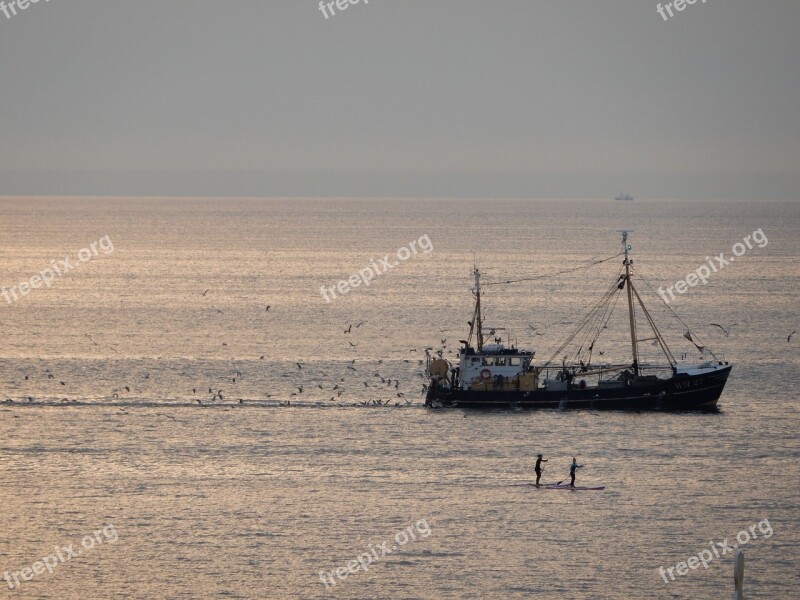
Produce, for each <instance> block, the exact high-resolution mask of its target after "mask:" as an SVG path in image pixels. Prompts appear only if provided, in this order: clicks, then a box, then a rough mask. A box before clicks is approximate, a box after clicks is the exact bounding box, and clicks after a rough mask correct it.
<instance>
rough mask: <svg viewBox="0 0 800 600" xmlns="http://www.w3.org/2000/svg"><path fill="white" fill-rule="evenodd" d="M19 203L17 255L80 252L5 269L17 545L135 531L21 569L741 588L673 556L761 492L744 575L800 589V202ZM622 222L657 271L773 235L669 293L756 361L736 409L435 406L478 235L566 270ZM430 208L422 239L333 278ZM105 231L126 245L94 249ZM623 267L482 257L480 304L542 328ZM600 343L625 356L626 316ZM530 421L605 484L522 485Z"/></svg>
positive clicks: (746, 512)
mask: <svg viewBox="0 0 800 600" xmlns="http://www.w3.org/2000/svg"><path fill="white" fill-rule="evenodd" d="M0 214H2V217H1V218H0V240H2V241H1V242H0V252H2V254H0V261H1V262H0V265H1V266H0V286H3V287H5V288H6V289H8V288H10V287H11V286H13V285H16V284H19V282H21V281H25V280H28V279H29V278H30V277H31V275H35V274H37V273H40V272H41V271H42V270H43V269H45V268H47V267H48V266H49V265H50V264H51V261H53V260H57V259H64V258H65V257H67V258H69V259H70V260H72V262H74V263H76V265H77V266H76V267H75V268H74V269H73V270H72V271H70V272H69V273H65V274H64V275H63V277H57V278H56V279H55V280H54V281H53V282H52V285H51V287H50V288H49V289H46V288H40V289H32V290H31V291H30V293H28V294H27V295H25V296H24V297H20V298H19V299H18V300H17V301H15V302H11V303H8V302H6V301H5V300H4V299H3V298H2V297H0V309H1V310H2V312H0V319H1V321H0V322H2V325H3V334H4V335H3V341H4V344H3V347H2V350H0V398H1V399H7V400H11V402H8V401H7V402H6V403H4V404H2V405H0V419H2V423H3V426H4V435H3V437H2V441H0V462H1V463H2V473H3V475H4V476H3V478H2V488H1V489H2V491H0V502H1V505H2V507H3V514H4V516H5V523H4V525H5V527H4V534H3V536H1V537H0V540H1V541H0V557H2V564H0V569H2V570H3V571H8V572H9V574H10V575H11V577H12V580H13V574H14V573H15V572H20V571H21V570H22V569H23V568H26V567H30V568H33V567H34V563H35V562H36V561H38V560H40V559H42V558H43V557H44V556H46V555H48V554H51V553H54V552H55V549H54V547H55V546H56V545H58V546H59V547H63V546H67V545H69V544H73V545H74V546H75V547H76V548H80V547H81V540H82V539H83V538H84V536H87V535H93V532H95V531H97V530H100V529H101V528H103V527H106V526H108V525H112V526H113V531H114V532H115V533H116V541H111V539H113V538H111V539H109V538H108V537H106V536H105V534H102V533H101V534H99V535H98V538H97V539H99V540H101V541H96V542H95V543H94V547H92V548H85V549H83V550H82V552H81V555H80V556H76V557H74V558H72V559H70V560H67V561H65V562H63V563H62V562H59V563H58V564H57V566H55V567H54V568H53V572H52V573H48V572H46V571H45V572H44V573H42V574H36V575H34V576H33V577H32V580H31V581H22V582H21V585H20V586H19V588H18V589H13V590H10V589H7V588H8V586H6V588H5V589H6V592H5V593H6V594H8V595H9V597H20V598H78V597H90V598H111V597H132V598H198V597H202V598H206V597H207V598H217V597H231V598H286V597H297V598H308V597H326V596H334V597H342V598H354V597H358V598H364V597H381V598H387V597H392V598H395V597H397V598H485V597H496V598H523V597H541V598H555V597H559V598H693V599H705V598H709V599H710V598H720V597H728V596H729V595H731V594H732V557H731V556H730V555H726V556H722V557H720V558H718V559H716V558H715V559H714V560H713V561H712V562H711V564H710V565H709V567H708V569H703V568H702V566H701V567H700V568H699V569H697V570H691V571H689V573H688V574H687V575H685V576H681V577H678V578H677V580H676V581H674V582H671V583H669V584H665V583H664V581H663V579H662V578H661V576H660V575H659V570H658V569H659V567H660V566H663V567H665V568H667V567H673V566H674V565H676V564H677V563H679V562H681V561H686V560H687V559H688V558H689V557H690V556H692V555H697V554H698V553H699V552H701V551H702V550H704V549H705V548H708V547H710V546H709V543H710V542H711V541H719V542H722V541H723V540H724V539H725V538H728V540H729V542H730V543H731V544H732V543H734V538H735V537H736V534H737V533H739V532H740V531H741V530H743V529H745V530H746V529H748V528H749V527H750V526H751V525H754V524H756V523H758V522H762V521H763V520H764V519H768V520H769V523H770V525H771V527H772V530H773V532H774V533H773V534H772V535H771V536H770V537H766V536H765V535H764V534H762V533H761V532H760V531H759V530H758V529H756V530H755V531H756V532H757V533H759V537H758V539H755V540H752V541H750V542H749V543H748V544H747V545H746V546H745V553H746V574H745V583H746V586H745V590H746V591H747V592H749V595H750V596H752V597H758V598H790V597H796V590H797V589H798V585H800V577H798V570H797V567H796V565H797V562H798V559H800V551H798V544H800V534H798V523H800V509H799V508H798V497H799V496H800V494H798V491H800V489H799V488H800V486H799V485H798V479H797V475H798V468H797V461H798V458H800V457H799V456H798V455H799V454H800V452H799V451H798V449H799V445H798V439H797V436H798V434H797V431H798V425H799V424H800V418H798V417H799V416H800V415H799V413H800V409H799V407H800V403H798V395H797V391H796V390H797V389H798V384H800V375H799V373H800V371H799V370H798V358H797V353H796V351H795V348H796V347H797V344H798V343H800V338H793V339H792V340H791V342H787V339H786V337H787V336H788V334H789V333H790V332H791V331H792V330H794V329H800V327H798V321H800V319H799V318H798V310H797V304H798V302H797V300H798V291H797V290H798V282H799V280H800V277H798V268H797V262H796V261H797V257H798V256H799V255H800V235H798V233H800V205H798V204H789V203H765V204H757V203H721V202H677V201H670V202H639V201H636V202H633V203H620V202H614V201H604V200H597V201H571V202H570V201H561V202H555V201H537V202H530V201H507V200H481V201H478V200H471V201H423V200H417V201H407V200H403V201H401V200H386V201H380V202H379V201H364V200H271V201H265V200H235V201H234V200H228V201H224V200H175V199H149V200H141V199H92V200H88V199H86V200H78V199H52V200H41V199H4V200H1V201H0ZM621 227H632V228H634V229H635V233H634V234H633V238H632V243H633V246H634V257H635V261H636V263H635V264H636V265H637V268H638V269H639V270H641V272H642V273H643V274H644V275H645V276H646V277H647V278H648V279H649V280H650V281H651V282H652V283H653V284H654V285H655V286H656V287H657V286H659V285H662V286H667V285H670V284H673V283H674V282H675V281H677V280H678V279H681V278H683V277H685V276H686V274H687V273H688V272H690V271H692V270H694V269H696V268H697V267H698V266H700V265H701V264H703V263H704V262H705V260H706V259H705V257H706V256H716V255H718V254H719V253H720V252H724V253H725V255H726V256H730V252H731V247H732V245H733V244H734V243H736V242H738V241H741V240H742V238H743V237H744V236H746V235H748V234H751V233H752V232H753V231H754V230H756V229H758V228H761V229H762V231H763V232H764V234H765V235H766V236H767V238H768V240H769V241H768V244H767V245H766V246H765V247H763V248H758V247H754V248H753V249H752V250H749V251H748V252H746V253H745V254H744V255H743V256H741V257H739V258H737V259H736V262H734V263H731V264H730V265H728V266H726V267H725V268H724V269H722V270H721V271H720V272H718V273H715V274H713V275H712V277H711V278H710V281H709V284H708V285H707V286H698V287H694V288H691V289H690V290H689V292H687V293H686V294H684V295H683V296H679V297H678V299H677V300H676V301H675V302H673V303H672V306H673V307H675V309H676V310H677V311H678V312H679V313H680V314H681V315H682V316H683V317H684V320H686V321H687V322H688V323H689V324H690V326H691V327H692V330H693V332H695V335H696V336H698V337H700V338H701V339H702V340H703V341H704V342H705V343H706V344H708V345H709V346H711V347H712V348H713V349H714V351H715V352H716V353H717V354H719V355H720V356H724V358H725V359H726V360H729V361H731V362H733V363H734V364H735V367H734V370H733V374H732V376H731V379H730V380H729V382H728V386H727V388H726V390H725V392H724V394H723V396H722V399H721V412H720V413H718V414H711V415H700V414H674V415H673V414H624V413H612V414H605V413H603V414H599V413H595V412H558V411H553V412H533V413H513V412H512V413H464V412H461V411H457V410H456V411H429V410H427V409H425V408H423V407H422V394H421V392H422V385H423V383H424V378H422V377H421V369H422V367H421V366H420V364H419V360H420V359H421V358H422V351H423V349H424V348H425V347H428V346H432V347H435V348H438V347H440V346H441V345H442V344H441V340H443V339H447V340H448V341H447V342H445V344H446V345H447V346H448V347H447V348H446V349H445V352H449V351H451V349H452V348H455V347H457V345H458V341H457V340H458V339H460V338H463V337H464V335H465V334H466V328H467V325H466V321H467V320H469V318H470V316H471V309H472V305H471V303H472V298H471V295H470V293H469V288H470V286H471V279H470V270H471V267H472V265H473V263H475V262H477V263H478V264H479V265H480V267H481V269H482V270H483V271H484V273H485V278H486V281H487V282H491V281H499V280H504V279H509V278H516V277H518V276H521V275H523V276H524V275H538V274H547V273H554V272H556V271H559V270H562V269H567V268H570V267H573V266H580V265H585V264H588V261H590V259H592V258H593V257H607V256H611V255H613V254H615V253H616V252H617V251H618V248H619V243H618V239H617V236H616V233H615V230H616V229H619V228H621ZM425 235H427V236H428V238H429V239H430V241H431V244H432V247H433V251H432V252H430V253H425V252H418V254H417V255H416V256H412V257H411V258H409V259H408V260H406V261H397V262H398V263H399V264H398V265H397V266H396V267H394V268H393V269H391V270H389V271H388V272H387V273H385V274H382V275H380V276H378V277H376V278H375V279H374V280H373V282H372V283H371V285H370V286H369V287H368V288H365V287H363V286H362V287H359V288H357V289H353V290H352V291H350V292H349V293H348V294H346V295H344V296H343V297H340V298H336V299H335V300H334V301H332V302H330V303H326V302H325V300H324V299H323V298H322V295H321V293H320V286H322V285H327V286H330V285H335V284H336V283H337V282H338V281H339V280H341V279H346V278H347V277H348V276H350V275H351V274H353V273H355V272H357V271H358V270H359V269H362V268H364V267H367V266H369V265H370V262H371V261H372V259H376V260H377V259H379V258H383V257H384V256H385V255H387V254H389V255H393V254H394V253H395V252H396V251H397V249H399V248H401V247H403V246H408V244H409V242H411V241H412V240H419V239H420V238H421V237H422V236H425ZM104 236H108V239H109V240H110V241H111V242H113V252H109V253H108V254H105V253H104V252H103V251H102V249H101V250H100V251H99V252H98V253H97V255H96V256H92V257H91V258H89V259H88V260H86V261H85V262H80V261H79V260H78V258H77V256H78V252H79V251H80V250H81V249H82V248H85V247H89V245H90V244H91V242H94V241H97V240H100V239H101V238H104ZM98 247H99V246H98ZM618 268H619V265H618V264H617V261H616V260H615V261H609V262H608V263H604V264H603V265H601V266H597V267H594V268H592V269H590V270H580V271H576V272H573V273H567V274H564V275H561V276H558V277H553V278H545V279H541V280H537V281H532V282H527V283H523V284H518V285H514V286H508V287H505V286H504V287H494V286H489V287H487V288H486V294H485V297H484V303H485V306H484V308H485V311H486V318H487V322H488V323H490V324H491V325H493V326H504V327H508V328H510V333H511V335H512V337H513V338H516V339H517V340H518V343H519V344H520V345H521V346H523V347H532V348H534V349H535V350H536V351H537V358H538V357H546V356H549V353H548V351H551V350H552V349H553V348H554V346H555V344H556V342H557V341H558V339H559V337H560V336H561V335H562V334H563V333H564V332H565V331H566V329H568V328H569V327H570V324H572V323H574V322H576V321H577V319H578V318H579V317H580V316H581V315H582V313H583V312H584V311H585V310H587V308H588V307H589V306H590V305H591V304H592V302H593V301H594V300H596V299H597V297H598V295H599V294H601V293H602V292H603V291H604V290H605V288H606V287H607V285H608V283H609V282H610V281H611V280H612V279H613V278H614V277H615V275H616V272H617V270H618ZM640 287H641V286H640ZM649 304H650V306H651V308H655V307H658V300H657V299H656V298H653V297H651V298H650V300H649ZM267 307H269V310H267ZM654 316H656V318H657V319H658V320H659V324H660V325H662V319H667V316H668V315H666V314H665V313H664V311H663V310H662V309H660V308H659V309H657V310H654ZM711 322H716V323H721V324H723V325H725V326H728V325H730V324H731V323H737V325H736V326H734V327H733V328H732V329H731V331H730V336H729V337H726V336H725V335H724V334H723V333H722V332H720V331H719V330H717V329H716V328H715V327H712V326H709V325H708V324H709V323H711ZM359 324H361V325H360V326H358V325H359ZM350 325H352V327H351V328H350V332H349V333H347V334H345V333H344V330H345V329H348V327H349V326H350ZM531 326H533V327H536V332H535V333H542V332H543V335H535V334H534V330H533V329H532V327H531ZM663 329H664V330H665V331H666V332H667V333H668V334H669V335H671V338H670V339H671V340H673V341H675V347H674V348H673V350H674V351H675V352H676V354H680V353H681V352H689V351H690V350H691V346H689V347H688V348H686V347H685V344H683V345H681V344H680V340H681V339H682V338H681V333H682V326H681V325H680V324H671V325H670V324H669V321H668V320H667V321H664V322H663ZM676 338H677V339H676ZM451 344H452V345H451ZM604 344H605V351H606V353H607V355H609V356H611V355H614V356H616V357H617V358H621V359H623V360H626V359H627V358H628V356H629V349H626V345H625V332H624V330H622V331H619V332H609V335H608V337H607V339H606V341H605V342H604ZM645 351H646V352H649V351H650V349H648V348H646V349H645ZM695 354H696V353H695ZM262 357H263V358H262ZM688 358H690V359H692V360H694V359H696V358H697V357H696V356H694V355H691V356H689V357H688ZM353 361H354V362H353ZM379 361H382V362H379ZM298 362H299V363H300V367H298V365H297V364H296V363H298ZM376 374H377V375H376ZM381 378H383V379H384V382H381ZM234 380H235V381H234ZM385 380H391V381H392V383H391V384H386V383H385ZM62 382H63V383H62ZM364 382H366V385H365V384H364ZM319 386H321V387H319ZM334 386H338V389H336V390H334V389H332V388H333V387H334ZM299 387H302V392H301V391H300V390H299ZM209 389H210V390H211V392H210V393H209ZM339 391H341V392H342V394H341V396H339V395H338V392H339ZM219 393H221V394H222V398H223V399H222V400H220V399H219V395H218V394H219ZM292 394H294V395H292ZM212 397H215V399H212ZM331 398H333V400H331ZM240 401H241V403H240ZM378 402H381V403H384V402H386V403H387V405H386V406H380V407H378V406H377V405H376V404H377V403H378ZM287 404H288V405H287ZM538 452H543V453H544V454H545V455H546V456H547V457H550V462H548V463H547V470H546V471H545V476H544V479H545V480H546V481H555V480H559V479H563V478H564V477H565V476H566V474H567V467H568V464H569V462H570V461H571V458H572V456H578V457H579V461H580V462H582V463H583V464H585V465H586V466H585V468H584V469H582V470H581V471H580V472H579V479H578V481H579V483H587V484H590V483H591V484H603V485H606V486H607V488H606V490H605V491H602V492H585V493H581V492H563V491H553V490H545V489H536V488H533V487H531V486H528V485H521V484H522V483H524V482H527V481H530V480H531V475H532V474H531V471H532V462H533V457H534V456H535V454H536V453H538ZM424 524H427V526H428V529H425V528H424V527H423V526H422V525H424ZM409 526H411V527H412V532H413V533H414V534H415V535H416V536H417V539H415V540H412V539H409V540H408V541H407V542H406V543H404V544H400V543H398V541H397V540H396V538H395V536H396V535H399V536H400V537H399V539H400V540H401V541H402V540H403V539H404V538H403V537H402V535H400V534H399V532H402V531H403V530H405V531H406V532H408V530H407V529H406V528H407V527H409ZM418 526H419V528H415V527H418ZM107 531H110V530H108V529H107ZM421 531H428V532H429V535H427V536H424V537H423V535H422V533H421ZM383 542H386V543H387V545H386V546H385V548H388V549H391V547H392V546H396V549H395V550H394V551H392V552H390V553H389V554H388V555H386V556H381V557H379V558H374V562H373V563H372V565H371V566H369V570H368V571H366V572H364V571H363V570H358V571H357V572H355V573H352V574H349V575H348V576H347V577H346V578H344V579H339V578H337V577H336V575H335V571H336V569H337V568H339V567H346V566H347V564H348V561H351V560H353V559H355V558H356V557H357V556H359V555H361V554H363V553H367V552H370V550H371V549H374V548H377V547H379V546H380V544H381V543H383ZM62 554H63V552H62ZM372 556H373V557H374V556H375V555H374V554H373V555H372ZM320 572H324V573H331V572H333V573H334V575H333V580H335V581H336V582H337V583H336V585H335V586H334V587H332V588H327V589H326V587H325V586H324V584H323V583H322V581H321V578H320ZM19 577H20V578H21V577H22V576H21V575H20V576H19Z"/></svg>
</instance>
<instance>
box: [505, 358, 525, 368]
mask: <svg viewBox="0 0 800 600" xmlns="http://www.w3.org/2000/svg"><path fill="white" fill-rule="evenodd" d="M508 364H509V365H511V366H512V367H518V366H520V365H521V364H522V359H521V358H516V357H512V358H509V359H508Z"/></svg>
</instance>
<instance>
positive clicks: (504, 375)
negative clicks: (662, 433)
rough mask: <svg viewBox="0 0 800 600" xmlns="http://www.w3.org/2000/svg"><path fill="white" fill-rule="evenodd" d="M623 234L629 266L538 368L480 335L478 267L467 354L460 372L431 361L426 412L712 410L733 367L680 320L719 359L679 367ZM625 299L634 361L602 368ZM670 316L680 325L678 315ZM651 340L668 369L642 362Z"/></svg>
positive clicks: (529, 355)
mask: <svg viewBox="0 0 800 600" xmlns="http://www.w3.org/2000/svg"><path fill="white" fill-rule="evenodd" d="M620 233H622V245H623V250H622V252H621V253H619V254H618V255H616V256H624V260H623V262H622V269H621V270H620V273H619V275H618V277H617V279H615V280H614V282H613V283H612V285H611V286H610V288H609V289H608V290H607V291H606V293H605V294H604V296H603V297H602V298H601V299H600V301H599V302H598V303H597V304H595V306H594V307H593V308H592V310H591V311H590V313H589V314H588V315H587V316H586V317H584V318H583V319H582V320H581V322H580V323H579V325H578V327H577V328H576V330H574V331H572V332H571V333H569V334H568V335H567V337H566V340H565V341H563V343H561V344H560V345H559V346H558V348H557V349H556V350H555V352H554V353H553V354H552V356H551V357H550V359H549V360H547V361H546V362H544V363H543V364H541V365H536V364H534V362H533V359H534V354H535V353H534V352H532V351H525V350H519V349H517V348H516V347H515V346H513V345H512V346H511V347H510V348H507V347H506V346H505V345H504V344H503V343H502V339H501V338H499V337H495V338H494V343H491V344H486V343H485V342H486V340H487V338H489V337H491V336H495V335H496V332H497V330H496V329H491V330H490V331H489V334H488V335H485V334H484V333H483V329H484V324H483V317H482V315H481V274H480V272H479V271H478V269H477V268H476V269H475V271H474V276H475V287H474V289H473V293H474V295H475V310H474V314H473V318H472V320H471V321H470V322H469V326H470V331H469V337H468V338H467V339H466V340H460V341H461V343H462V347H461V349H460V350H459V361H458V366H456V367H453V365H451V364H450V363H449V362H448V361H447V360H446V359H444V358H443V357H442V356H441V353H440V355H439V358H434V357H432V356H430V355H428V364H427V370H428V375H429V376H430V385H429V387H428V392H427V396H426V399H425V404H426V406H431V407H437V408H438V407H460V408H489V409H491V408H498V409H509V408H512V409H513V408H520V409H527V408H568V409H572V408H589V409H595V410H600V409H611V410H633V411H639V410H683V411H685V410H702V411H708V410H715V409H716V407H717V401H718V400H719V397H720V395H721V394H722V390H723V389H724V387H725V383H726V382H727V380H728V376H729V375H730V372H731V369H732V366H731V365H729V364H728V363H727V362H723V361H721V360H719V359H717V357H716V355H714V354H713V352H711V351H710V350H709V349H708V348H706V347H705V346H702V345H701V344H699V343H698V341H697V339H696V336H694V335H693V334H692V332H691V331H690V330H689V329H688V328H686V327H685V324H684V323H683V321H682V320H681V324H683V325H684V327H685V333H684V334H683V337H684V338H686V339H687V340H688V341H689V342H691V343H692V344H694V346H695V347H696V348H697V350H699V351H700V353H701V356H702V357H706V355H707V354H710V355H711V357H713V359H714V360H704V361H703V362H701V363H700V364H697V365H689V366H686V365H682V366H679V365H678V362H677V361H676V360H675V357H674V355H673V353H672V351H671V350H670V348H669V346H668V345H667V342H666V340H665V339H664V337H663V336H662V335H661V332H660V331H659V329H658V327H657V325H656V323H655V321H654V320H653V317H652V316H651V314H650V312H649V311H648V310H647V308H646V307H645V305H644V303H643V302H642V299H641V297H640V295H639V292H638V291H637V289H636V287H635V286H634V285H633V281H632V274H633V268H632V266H633V261H632V260H631V258H630V256H629V251H630V250H631V246H630V244H628V235H629V234H630V233H631V232H630V231H621V232H620ZM616 256H613V257H609V258H608V259H605V260H610V259H612V258H616ZM601 262H604V261H601ZM508 283H513V282H508ZM623 294H624V295H625V296H626V297H627V309H628V311H627V312H628V315H627V316H628V319H627V320H628V324H629V328H630V341H631V354H632V362H628V363H622V364H619V363H617V364H612V363H605V362H597V361H596V357H595V355H594V349H595V347H596V343H597V341H598V339H599V337H600V335H601V334H602V333H603V332H604V331H605V329H606V328H607V326H608V322H609V320H610V318H611V315H612V314H613V312H614V308H615V307H616V304H617V300H618V299H619V297H620V296H621V295H623ZM637 305H638V309H637ZM667 308H668V309H669V310H670V312H673V311H672V309H671V308H669V307H668V306H667ZM637 313H638V314H637ZM673 315H674V316H675V317H676V318H678V320H680V317H678V316H677V315H675V313H674V312H673ZM637 316H638V317H640V318H641V317H644V318H643V319H642V320H643V321H644V325H643V326H641V327H637V325H638V323H637ZM645 336H646V337H645ZM646 341H649V342H652V345H653V346H658V348H659V350H660V351H661V353H663V355H664V357H665V358H666V360H667V364H658V363H644V362H640V359H639V356H640V347H639V345H640V343H642V342H646ZM473 342H474V345H473ZM567 348H570V349H571V350H570V352H568V353H567V354H565V355H564V357H563V359H562V360H561V361H560V364H558V363H556V364H553V363H554V361H555V360H556V357H561V355H562V352H565V350H566V349H567ZM599 354H603V353H602V352H600V353H599ZM568 359H569V362H568Z"/></svg>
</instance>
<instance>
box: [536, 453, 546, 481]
mask: <svg viewBox="0 0 800 600" xmlns="http://www.w3.org/2000/svg"><path fill="white" fill-rule="evenodd" d="M543 462H547V459H546V458H542V455H541V454H538V455H537V457H536V468H535V469H534V471H536V485H539V479H541V477H542V463H543Z"/></svg>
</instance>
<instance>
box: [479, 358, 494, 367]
mask: <svg viewBox="0 0 800 600" xmlns="http://www.w3.org/2000/svg"><path fill="white" fill-rule="evenodd" d="M481 364H483V366H484V367H491V366H493V365H494V356H484V357H483V361H482V363H481Z"/></svg>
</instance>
